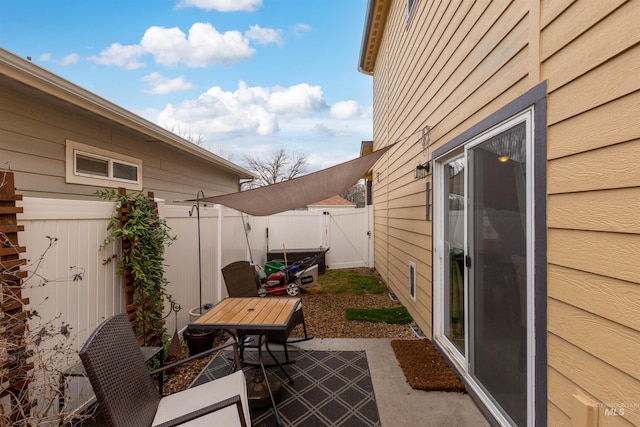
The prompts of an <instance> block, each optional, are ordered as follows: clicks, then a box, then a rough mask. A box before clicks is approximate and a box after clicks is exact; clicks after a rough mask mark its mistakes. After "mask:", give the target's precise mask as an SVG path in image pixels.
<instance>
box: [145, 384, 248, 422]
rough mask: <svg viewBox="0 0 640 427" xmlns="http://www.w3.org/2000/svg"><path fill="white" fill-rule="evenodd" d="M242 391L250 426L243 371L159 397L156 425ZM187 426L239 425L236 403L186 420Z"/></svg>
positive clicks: (241, 395)
mask: <svg viewBox="0 0 640 427" xmlns="http://www.w3.org/2000/svg"><path fill="white" fill-rule="evenodd" d="M237 394H239V395H240V397H241V400H242V410H243V411H244V416H245V419H246V423H247V425H248V426H250V425H251V415H250V413H249V402H248V399H247V383H246V379H245V376H244V373H243V372H242V371H237V372H234V373H233V374H230V375H227V376H226V377H222V378H219V379H217V380H215V381H210V382H208V383H206V384H202V385H199V386H197V387H194V388H190V389H187V390H184V391H181V392H179V393H174V394H172V395H169V396H167V397H164V398H162V400H160V404H159V405H158V411H157V412H156V416H155V418H154V419H153V425H154V426H156V425H158V424H161V423H164V422H167V421H170V420H172V419H174V418H177V417H179V416H181V415H184V414H188V413H189V412H193V411H195V410H197V409H200V408H203V407H205V406H208V405H211V404H213V403H216V402H219V401H222V400H224V399H228V398H230V397H233V396H235V395H237ZM183 425H185V426H239V425H241V424H240V419H239V418H238V410H237V408H236V405H232V406H229V407H227V408H224V409H221V410H219V411H216V412H213V413H211V414H208V415H205V416H202V417H200V418H197V419H195V420H193V421H190V422H188V423H185V424H183Z"/></svg>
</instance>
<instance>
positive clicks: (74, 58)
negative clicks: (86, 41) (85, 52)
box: [56, 53, 80, 66]
mask: <svg viewBox="0 0 640 427" xmlns="http://www.w3.org/2000/svg"><path fill="white" fill-rule="evenodd" d="M79 59H80V55H78V54H77V53H70V54H68V55H65V56H64V58H62V59H60V60H58V61H56V62H57V63H58V64H60V65H64V66H67V65H71V64H75V63H77V62H78V60H79Z"/></svg>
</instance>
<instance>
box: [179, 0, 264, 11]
mask: <svg viewBox="0 0 640 427" xmlns="http://www.w3.org/2000/svg"><path fill="white" fill-rule="evenodd" d="M260 6H262V0H180V1H179V2H178V4H177V5H176V7H178V8H182V7H197V8H199V9H206V10H217V11H218V12H239V11H243V12H253V11H254V10H256V9H257V8H259V7H260Z"/></svg>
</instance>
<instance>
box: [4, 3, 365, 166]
mask: <svg viewBox="0 0 640 427" xmlns="http://www.w3.org/2000/svg"><path fill="white" fill-rule="evenodd" d="M366 7H367V0H324V1H321V0H110V1H109V0H58V1H52V0H2V3H1V5H0V46H1V47H2V48H4V49H6V50H8V51H10V52H12V53H14V54H16V55H18V56H21V57H23V58H26V57H27V56H29V57H31V58H32V61H33V62H34V63H35V64H37V65H39V66H41V67H43V68H45V69H47V70H48V71H51V72H53V73H54V74H57V75H59V76H61V77H63V78H65V79H67V80H69V81H71V82H72V83H74V84H77V85H78V86H80V87H82V88H84V89H87V90H89V91H91V92H93V93H95V94H97V95H99V96H101V97H103V98H105V99H107V100H109V101H111V102H113V103H115V104H117V105H119V106H121V107H123V108H125V109H127V110H130V111H132V112H134V113H136V114H138V115H140V116H142V117H145V118H146V119H148V120H150V121H152V122H154V123H157V124H158V125H160V126H163V127H166V128H168V129H171V130H173V131H175V132H177V133H179V134H182V135H183V136H184V135H190V136H191V137H192V139H194V138H201V139H202V146H203V147H205V148H207V149H209V150H211V151H213V152H214V153H216V154H219V155H221V156H223V157H225V158H228V159H230V160H231V161H233V162H235V163H239V164H241V163H242V154H243V153H247V154H251V155H257V156H261V155H267V154H268V153H271V152H272V151H274V150H276V149H279V148H284V149H286V150H287V151H288V152H301V153H305V154H306V155H307V157H308V159H309V161H310V170H309V171H313V170H317V169H321V168H324V167H328V166H332V165H334V164H337V163H340V162H343V161H346V160H350V159H352V158H355V157H357V156H358V155H359V150H360V141H363V140H371V139H372V126H371V113H372V111H371V110H372V109H371V105H372V80H371V77H370V76H366V75H363V74H361V73H359V72H358V60H359V55H360V47H361V41H362V32H363V25H364V20H365V13H366Z"/></svg>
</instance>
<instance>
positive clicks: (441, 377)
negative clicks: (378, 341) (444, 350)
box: [391, 339, 466, 393]
mask: <svg viewBox="0 0 640 427" xmlns="http://www.w3.org/2000/svg"><path fill="white" fill-rule="evenodd" d="M391 347H392V348H393V351H394V353H395V354H396V358H397V359H398V362H399V363H400V367H401V368H402V371H403V372H404V375H405V377H406V378H407V382H408V383H409V385H410V386H411V388H414V389H417V390H427V391H457V392H461V393H464V392H466V390H465V388H464V385H463V384H462V382H461V381H460V379H459V378H458V376H457V375H456V373H455V372H454V371H453V369H451V367H450V366H449V364H448V363H447V361H446V360H445V359H444V358H443V357H442V355H441V354H440V353H439V352H438V350H436V348H435V347H434V345H433V343H432V342H431V341H429V340H428V339H420V340H392V341H391Z"/></svg>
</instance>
